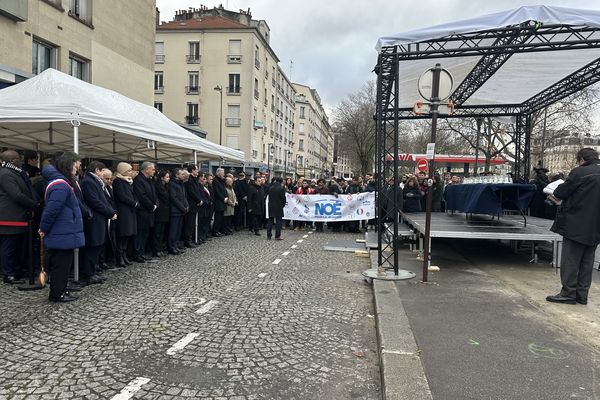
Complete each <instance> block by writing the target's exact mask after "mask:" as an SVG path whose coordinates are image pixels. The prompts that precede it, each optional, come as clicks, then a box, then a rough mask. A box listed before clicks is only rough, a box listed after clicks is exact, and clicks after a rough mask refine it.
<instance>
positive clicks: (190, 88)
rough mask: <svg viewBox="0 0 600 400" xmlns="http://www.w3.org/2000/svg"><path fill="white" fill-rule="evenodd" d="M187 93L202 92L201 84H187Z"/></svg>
mask: <svg viewBox="0 0 600 400" xmlns="http://www.w3.org/2000/svg"><path fill="white" fill-rule="evenodd" d="M185 94H200V87H199V86H186V87H185Z"/></svg>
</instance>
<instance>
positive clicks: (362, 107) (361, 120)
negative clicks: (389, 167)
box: [334, 81, 376, 175]
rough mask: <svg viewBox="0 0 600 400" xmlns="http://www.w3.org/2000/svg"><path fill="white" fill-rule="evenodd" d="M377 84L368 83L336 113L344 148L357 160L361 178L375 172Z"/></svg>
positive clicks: (351, 96)
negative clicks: (373, 170)
mask: <svg viewBox="0 0 600 400" xmlns="http://www.w3.org/2000/svg"><path fill="white" fill-rule="evenodd" d="M375 97H376V96H375V82H374V81H368V82H367V83H365V85H364V86H363V87H362V88H361V89H360V90H359V91H358V92H356V93H352V94H349V95H348V97H347V98H346V99H344V100H342V102H341V103H340V104H339V105H338V107H337V108H336V109H335V111H334V127H335V129H336V131H337V132H339V134H340V148H341V149H343V151H344V152H345V153H346V154H348V155H349V156H350V159H351V160H355V162H356V165H355V166H354V167H355V168H357V169H358V170H359V171H360V173H361V174H363V175H364V174H367V173H368V172H370V171H371V170H372V167H373V157H374V154H375V121H374V120H373V115H374V114H375V100H376V99H375Z"/></svg>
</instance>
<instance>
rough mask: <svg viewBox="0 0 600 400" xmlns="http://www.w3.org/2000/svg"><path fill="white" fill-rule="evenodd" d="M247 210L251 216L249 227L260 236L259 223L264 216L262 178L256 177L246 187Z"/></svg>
mask: <svg viewBox="0 0 600 400" xmlns="http://www.w3.org/2000/svg"><path fill="white" fill-rule="evenodd" d="M248 212H249V213H250V216H251V217H252V223H251V225H250V226H251V229H252V230H253V231H254V234H255V235H256V236H260V233H259V232H258V231H259V229H260V225H259V223H260V222H261V221H262V219H263V218H264V216H265V192H264V189H263V178H258V179H257V180H255V181H254V182H251V183H250V188H249V189H248Z"/></svg>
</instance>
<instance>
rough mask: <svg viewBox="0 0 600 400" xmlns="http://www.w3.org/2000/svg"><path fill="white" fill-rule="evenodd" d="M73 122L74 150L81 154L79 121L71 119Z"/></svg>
mask: <svg viewBox="0 0 600 400" xmlns="http://www.w3.org/2000/svg"><path fill="white" fill-rule="evenodd" d="M71 123H72V124H73V151H74V152H75V153H76V154H79V121H71Z"/></svg>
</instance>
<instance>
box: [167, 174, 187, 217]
mask: <svg viewBox="0 0 600 400" xmlns="http://www.w3.org/2000/svg"><path fill="white" fill-rule="evenodd" d="M169 201H170V207H171V210H170V216H171V217H182V216H184V215H185V214H186V213H187V212H188V210H189V204H188V201H187V196H186V195H185V187H184V186H183V182H182V181H180V180H179V179H173V180H171V181H170V182H169Z"/></svg>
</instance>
